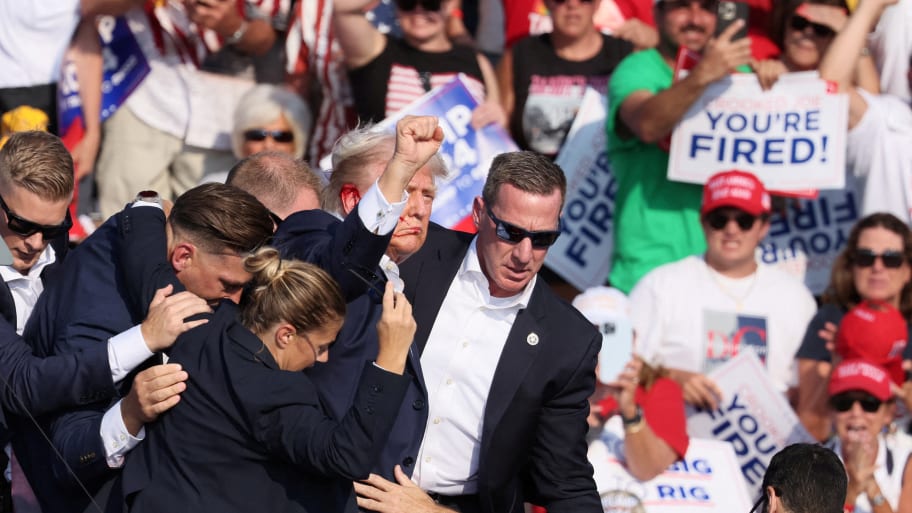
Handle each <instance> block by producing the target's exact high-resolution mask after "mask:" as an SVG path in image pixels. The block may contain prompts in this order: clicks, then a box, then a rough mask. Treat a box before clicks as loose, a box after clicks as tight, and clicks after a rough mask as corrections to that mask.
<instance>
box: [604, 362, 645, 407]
mask: <svg viewBox="0 0 912 513" xmlns="http://www.w3.org/2000/svg"><path fill="white" fill-rule="evenodd" d="M642 369H643V361H642V360H640V359H639V358H636V357H634V358H633V359H632V360H630V361H629V362H627V365H625V366H624V369H623V370H622V371H621V373H620V374H618V377H617V379H616V380H615V381H614V383H612V384H611V388H610V389H609V390H610V393H611V395H612V396H613V397H614V399H615V400H616V401H617V403H618V411H619V412H620V413H621V415H622V416H623V417H625V418H628V419H629V418H632V417H633V416H634V415H636V399H635V398H636V390H637V387H638V386H639V384H640V371H641V370H642Z"/></svg>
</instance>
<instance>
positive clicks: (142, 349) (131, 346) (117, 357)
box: [108, 324, 153, 383]
mask: <svg viewBox="0 0 912 513" xmlns="http://www.w3.org/2000/svg"><path fill="white" fill-rule="evenodd" d="M140 326H141V325H140V324H137V325H136V326H133V327H132V328H130V329H128V330H126V331H124V332H121V333H119V334H117V335H114V336H113V337H111V338H109V339H108V364H110V366H111V380H112V381H114V383H117V382H118V381H120V380H122V379H124V378H125V377H127V374H129V373H130V372H131V371H132V370H133V369H135V368H136V367H137V366H138V365H139V364H141V363H142V362H144V361H146V360H148V359H149V357H150V356H152V354H153V353H152V351H150V350H149V346H148V345H147V344H146V340H145V339H144V338H143V336H142V330H141V329H140Z"/></svg>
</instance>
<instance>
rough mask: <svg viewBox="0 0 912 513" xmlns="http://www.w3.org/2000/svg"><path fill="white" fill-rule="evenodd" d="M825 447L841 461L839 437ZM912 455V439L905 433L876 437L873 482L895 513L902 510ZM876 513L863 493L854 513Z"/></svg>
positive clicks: (898, 432) (828, 442) (856, 500)
mask: <svg viewBox="0 0 912 513" xmlns="http://www.w3.org/2000/svg"><path fill="white" fill-rule="evenodd" d="M824 445H825V446H826V447H828V448H829V449H832V450H833V452H835V453H836V455H837V456H839V459H842V445H841V443H840V440H839V438H838V437H833V438H831V439H830V440H828V441H827V442H826V443H825V444H824ZM888 454H889V455H888ZM910 455H912V437H910V436H909V435H907V434H906V433H903V432H902V431H896V432H894V433H888V434H879V435H877V457H876V459H875V460H874V481H876V482H877V487H878V488H880V493H881V494H882V495H883V496H884V498H885V499H887V502H889V503H890V507H891V508H893V511H897V510H898V508H899V496H900V494H901V493H902V481H903V474H904V473H905V469H906V462H907V461H908V460H909V456H910ZM873 510H874V508H873V507H872V506H871V502H870V501H868V496H867V495H865V494H861V495H859V496H858V498H857V499H855V509H854V510H853V512H854V513H872V512H873Z"/></svg>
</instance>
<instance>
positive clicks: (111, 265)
mask: <svg viewBox="0 0 912 513" xmlns="http://www.w3.org/2000/svg"><path fill="white" fill-rule="evenodd" d="M124 212H129V209H128V210H126V211H124ZM125 229H130V223H129V222H128V221H127V222H125V221H124V213H123V212H122V213H120V214H117V215H115V216H113V217H112V218H111V219H109V220H108V221H107V222H106V223H105V224H104V225H102V226H101V227H100V228H99V229H98V230H96V231H95V233H93V234H92V236H90V237H89V238H88V239H86V240H85V241H84V242H83V243H82V244H80V245H79V247H77V248H76V249H75V250H73V251H71V252H70V254H69V255H68V256H67V259H66V261H65V262H64V263H63V265H62V266H61V267H60V269H59V272H57V274H56V275H55V276H54V280H53V281H52V282H50V283H48V284H47V285H48V286H47V288H45V290H44V293H43V294H42V295H41V298H40V299H39V300H38V304H37V305H36V306H35V309H34V311H33V312H32V315H31V318H30V319H29V322H28V324H27V325H26V330H25V338H26V340H27V341H28V342H29V344H31V345H32V348H33V349H34V352H35V354H36V355H39V356H50V355H74V354H80V353H83V352H92V351H98V350H99V349H103V348H105V347H106V342H107V340H108V338H110V337H112V336H114V335H116V334H118V333H120V332H122V331H124V330H126V329H129V328H130V327H132V326H134V325H136V324H138V323H140V322H141V321H142V319H143V317H144V316H145V310H142V311H138V309H136V308H134V307H133V306H132V305H129V304H128V302H127V300H126V299H125V298H126V297H127V292H126V283H127V281H126V279H125V277H124V276H123V273H122V269H121V266H120V265H119V262H118V258H117V257H116V252H117V251H118V249H119V243H118V241H119V240H120V238H121V237H122V234H121V233H120V232H121V230H125ZM162 251H164V249H163V250H162ZM106 359H107V357H106ZM150 360H152V359H150ZM159 361H160V360H159ZM150 363H151V362H150ZM106 366H107V364H106ZM141 368H142V367H141ZM139 370H140V369H137V370H136V371H134V372H133V373H131V374H130V375H129V376H128V377H127V378H126V379H124V380H123V381H122V382H121V384H120V387H119V390H118V391H117V394H116V395H117V396H123V395H126V392H127V391H128V390H129V388H130V386H132V383H133V377H134V375H135V373H136V372H138V371H139ZM108 380H109V382H110V370H108ZM116 399H117V397H115V400H116ZM113 403H114V400H104V401H97V402H95V403H92V404H90V405H86V406H82V407H78V408H72V409H70V410H66V411H62V412H58V413H57V414H55V415H51V416H47V417H45V418H43V419H42V423H43V424H44V427H45V429H46V430H47V431H48V432H49V434H50V437H51V440H52V441H53V443H54V445H55V446H56V448H57V449H58V450H59V451H60V453H61V454H62V455H63V458H64V459H65V461H66V463H67V464H68V465H69V466H70V467H71V468H72V469H73V470H74V471H75V473H76V475H77V476H78V479H79V480H80V481H81V482H82V483H83V484H84V485H85V486H86V488H87V489H88V491H89V493H92V494H94V493H95V492H96V491H97V490H98V489H100V487H101V485H102V484H104V483H105V482H106V481H109V480H111V479H112V478H113V477H114V476H116V475H117V474H118V473H119V471H118V470H111V469H109V468H108V465H107V462H106V461H105V450H104V446H103V443H102V440H101V436H100V435H99V430H100V427H101V419H102V417H103V415H104V412H105V410H107V409H108V407H110V406H111V405H112V404H113ZM20 424H22V425H24V423H20ZM13 448H14V449H15V450H16V454H17V455H18V457H19V460H20V463H21V464H22V467H23V470H24V471H25V472H26V475H27V476H28V478H29V482H30V483H31V484H32V487H33V488H34V489H35V493H36V495H37V496H38V499H39V502H40V503H41V506H42V508H43V509H44V510H45V511H53V512H55V513H56V512H66V511H82V510H83V509H85V507H86V506H87V505H88V504H89V503H90V502H89V498H88V497H87V496H86V494H85V492H83V491H82V490H81V489H80V488H79V487H78V486H77V482H76V481H75V479H74V478H73V477H72V476H71V475H70V474H69V472H68V471H67V469H66V466H64V465H62V464H61V463H60V461H59V459H58V458H57V457H56V456H55V455H54V454H53V453H52V452H51V451H50V449H49V448H48V446H47V443H46V442H45V441H44V440H43V437H42V436H40V435H39V434H38V433H37V431H36V430H35V429H34V428H28V427H27V426H25V427H24V433H23V434H22V436H19V435H18V434H17V436H16V437H15V438H14V441H13Z"/></svg>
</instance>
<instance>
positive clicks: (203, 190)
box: [13, 184, 273, 512]
mask: <svg viewBox="0 0 912 513" xmlns="http://www.w3.org/2000/svg"><path fill="white" fill-rule="evenodd" d="M160 202H161V200H160V199H159V198H158V196H157V194H155V193H149V192H146V193H141V194H140V195H139V196H138V197H137V200H136V201H134V204H133V205H132V206H128V207H127V208H126V209H124V210H123V211H121V212H120V213H119V214H118V215H116V216H114V217H112V218H110V219H109V220H108V221H107V222H106V223H105V224H104V225H102V226H101V227H99V228H98V230H96V231H95V232H94V233H93V234H92V236H90V237H89V238H88V239H86V240H85V241H84V242H82V243H81V244H80V246H79V247H78V248H77V249H76V250H74V251H73V252H71V253H70V255H69V256H68V257H67V260H66V262H64V264H63V265H62V266H61V268H60V272H59V273H56V274H55V280H54V282H52V283H50V284H49V286H48V287H47V289H45V292H44V294H42V296H41V298H39V301H38V303H37V304H36V305H35V311H34V314H33V316H32V318H31V319H30V321H29V323H28V325H27V328H26V333H25V334H26V340H27V341H28V342H29V343H30V344H31V345H32V347H33V349H34V351H35V354H37V355H40V356H46V355H64V354H73V353H78V352H81V351H90V350H92V348H94V347H96V346H98V345H99V342H102V341H105V340H107V339H108V338H109V337H112V336H115V335H117V334H121V333H124V335H123V336H133V337H140V338H142V337H144V336H146V332H145V331H142V330H141V329H140V330H136V328H135V325H136V324H137V323H138V321H139V320H141V319H143V318H144V317H145V316H146V310H147V307H148V304H149V300H150V298H151V297H152V296H153V295H154V293H155V291H156V290H157V289H158V288H161V287H165V286H170V287H172V289H173V290H174V291H175V292H176V291H183V290H187V291H189V292H191V293H192V294H194V295H196V296H199V297H200V298H202V299H203V300H205V301H204V303H209V304H213V303H217V302H219V301H221V300H222V299H228V300H231V301H234V302H238V301H239V299H240V295H241V291H242V290H243V287H244V285H245V284H246V283H247V282H248V281H249V280H250V279H251V275H250V273H249V272H247V271H246V270H245V268H244V266H243V258H244V256H245V255H246V254H248V253H250V252H252V251H254V250H255V249H256V248H258V247H260V246H261V245H263V244H264V243H266V242H267V241H268V240H269V239H270V237H271V236H272V232H273V221H272V219H271V217H270V216H269V211H268V210H267V209H266V208H265V207H264V206H263V205H262V204H260V203H259V202H258V201H257V200H256V198H254V197H253V196H251V195H250V194H248V193H246V192H244V191H241V190H240V189H237V188H235V187H231V186H228V185H224V184H205V185H201V186H198V187H195V188H193V189H191V190H189V191H187V192H185V193H184V194H182V195H181V196H180V197H179V198H178V199H177V201H175V203H174V206H173V208H172V209H171V211H170V214H169V216H168V222H167V228H164V226H163V224H164V223H163V220H164V213H163V211H162V210H161V208H157V207H158V206H160ZM149 211H151V212H152V213H153V215H152V216H143V215H142V214H143V213H146V212H149ZM150 218H151V220H152V221H154V223H156V224H154V225H153V226H154V227H155V228H156V229H157V232H155V233H156V235H157V237H151V236H150V237H144V238H139V239H140V240H139V241H138V242H136V244H135V245H133V246H127V245H125V244H124V243H122V241H121V237H120V234H121V233H126V232H130V231H134V230H142V229H144V228H145V227H146V226H147V225H148V224H149V222H150ZM162 250H164V251H167V262H168V265H166V266H156V267H154V268H152V269H147V268H145V267H142V265H143V264H146V263H149V262H152V260H151V257H152V255H154V254H155V252H156V251H162ZM127 254H131V255H149V258H146V259H139V261H138V262H133V260H136V259H135V258H131V259H126V258H125V255H127ZM157 261H158V260H155V262H157ZM134 265H135V266H137V267H138V268H134V267H132V266H134ZM140 275H142V276H150V275H151V276H152V277H151V278H149V279H148V280H144V281H143V282H142V283H143V285H144V286H148V288H145V289H141V290H140V287H139V286H131V285H130V283H135V282H132V281H129V282H128V280H131V278H132V277H135V276H140ZM194 313H195V312H194ZM141 361H143V364H144V365H143V366H142V368H143V369H146V368H148V370H144V371H143V372H151V373H154V372H155V369H159V370H165V371H168V372H164V373H161V374H159V375H155V376H148V375H143V374H142V373H140V376H143V377H144V378H145V379H137V380H135V381H134V380H132V377H133V376H132V375H131V376H130V378H131V379H130V380H128V381H125V382H124V383H123V384H122V385H121V386H120V387H119V388H118V393H117V394H116V395H115V400H113V401H108V400H104V401H97V402H94V403H92V404H89V405H86V406H83V407H81V408H76V409H72V410H69V411H66V412H59V413H58V414H57V415H56V416H53V417H50V418H48V419H45V420H46V423H45V424H44V427H45V428H46V429H47V431H48V435H49V437H50V440H51V441H52V442H53V444H54V447H53V448H54V449H55V450H56V451H57V453H55V452H52V450H51V448H49V447H48V441H47V440H46V439H44V438H43V436H42V434H41V433H39V432H37V430H35V429H28V430H27V432H25V433H24V435H23V436H20V437H17V438H16V439H14V441H13V447H14V449H15V450H16V453H17V455H19V454H22V455H23V458H21V463H22V467H23V470H24V471H25V472H26V475H27V476H28V477H29V482H30V483H31V484H32V486H33V487H34V488H35V492H36V495H37V496H38V499H39V501H40V502H41V506H42V508H43V509H44V510H45V511H55V512H66V511H83V510H84V509H86V508H87V507H89V506H90V505H91V502H90V497H87V495H86V492H84V491H83V489H81V488H80V486H85V490H88V493H89V494H96V493H102V494H103V493H105V490H107V488H106V487H105V484H106V483H110V482H111V481H113V479H115V478H116V477H117V476H118V475H119V469H120V467H121V466H122V465H123V463H124V459H125V457H126V455H127V454H128V453H129V451H130V450H132V449H133V448H134V447H135V446H136V445H137V444H139V443H140V442H141V441H142V438H143V436H144V435H143V433H144V428H143V425H144V424H146V423H149V422H152V421H153V420H155V418H157V416H158V415H159V414H161V413H162V412H164V411H166V410H168V409H169V408H171V407H172V406H174V405H175V404H177V401H178V395H179V393H180V392H181V391H182V390H183V387H184V384H183V381H185V380H186V379H187V375H186V373H184V372H179V369H177V370H175V369H173V368H171V369H168V368H167V367H169V366H165V367H166V368H164V369H163V366H161V365H159V364H160V363H161V362H162V357H161V355H160V354H153V353H152V352H151V351H149V350H146V353H145V357H144V360H141ZM20 449H22V450H20ZM58 453H59V455H62V457H63V459H64V460H65V462H61V461H60V457H59V456H58V455H57V454H58ZM64 463H65V464H64ZM66 465H68V466H69V468H71V469H73V471H74V472H75V476H73V475H71V474H70V472H69V470H68V469H67V467H66ZM77 479H78V480H79V484H77V482H76V480H77ZM96 500H101V499H100V498H97V499H96Z"/></svg>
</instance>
